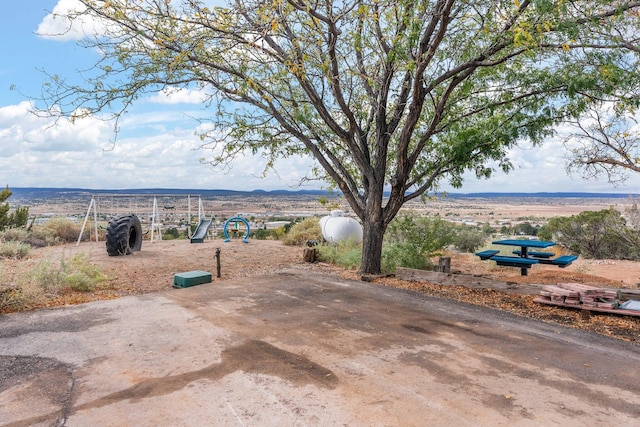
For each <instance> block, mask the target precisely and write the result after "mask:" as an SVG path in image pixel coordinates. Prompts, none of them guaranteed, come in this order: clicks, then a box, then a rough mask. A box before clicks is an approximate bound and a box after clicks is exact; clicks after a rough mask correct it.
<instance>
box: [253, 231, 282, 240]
mask: <svg viewBox="0 0 640 427" xmlns="http://www.w3.org/2000/svg"><path fill="white" fill-rule="evenodd" d="M277 237H278V236H277V234H276V233H275V230H267V229H266V228H256V229H254V230H252V231H251V238H252V239H256V240H277Z"/></svg>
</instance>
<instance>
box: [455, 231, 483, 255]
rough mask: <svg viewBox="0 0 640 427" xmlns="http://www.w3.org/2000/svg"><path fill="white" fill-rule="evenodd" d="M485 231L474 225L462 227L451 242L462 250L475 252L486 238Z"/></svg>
mask: <svg viewBox="0 0 640 427" xmlns="http://www.w3.org/2000/svg"><path fill="white" fill-rule="evenodd" d="M486 238H487V235H486V234H485V232H483V231H481V230H478V229H476V228H472V227H461V228H459V229H458V230H457V233H456V235H455V236H454V237H453V241H452V242H451V243H452V244H453V245H454V246H455V247H456V248H458V250H460V251H462V252H475V251H476V250H477V249H478V248H479V247H480V246H482V244H483V243H484V241H485V240H486Z"/></svg>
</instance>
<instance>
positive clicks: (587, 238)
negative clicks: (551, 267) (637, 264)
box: [538, 208, 640, 260]
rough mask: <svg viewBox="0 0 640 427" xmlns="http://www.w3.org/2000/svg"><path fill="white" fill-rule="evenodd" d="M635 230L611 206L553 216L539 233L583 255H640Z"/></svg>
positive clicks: (598, 256)
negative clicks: (575, 213) (568, 214)
mask: <svg viewBox="0 0 640 427" xmlns="http://www.w3.org/2000/svg"><path fill="white" fill-rule="evenodd" d="M637 233H638V231H637V230H630V229H629V228H628V227H627V225H626V220H625V218H624V217H623V216H622V215H621V214H620V212H618V211H617V210H615V209H614V208H609V209H604V210H601V211H586V212H582V213H580V214H578V215H573V216H570V217H556V218H552V219H551V220H550V221H549V223H548V224H547V225H545V226H544V227H542V228H541V229H540V231H539V232H538V236H539V237H540V238H541V239H543V240H555V241H557V242H558V243H560V244H562V245H563V246H566V247H567V248H569V249H570V250H571V251H572V252H574V253H576V254H580V255H581V256H583V257H585V258H595V259H606V258H610V259H630V260H638V259H640V239H637V238H636V239H635V241H634V239H633V236H637Z"/></svg>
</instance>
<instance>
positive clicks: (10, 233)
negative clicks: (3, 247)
mask: <svg viewBox="0 0 640 427" xmlns="http://www.w3.org/2000/svg"><path fill="white" fill-rule="evenodd" d="M28 235H29V233H28V232H27V230H25V229H24V228H7V229H6V230H4V231H2V232H0V240H2V241H4V242H11V241H16V242H24V241H25V240H26V239H27V236H28Z"/></svg>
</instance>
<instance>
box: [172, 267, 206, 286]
mask: <svg viewBox="0 0 640 427" xmlns="http://www.w3.org/2000/svg"><path fill="white" fill-rule="evenodd" d="M203 283H211V273H207V272H206V271H200V270H194V271H187V272H185V273H177V274H176V275H175V276H173V287H174V288H188V287H189V286H196V285H202V284H203Z"/></svg>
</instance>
